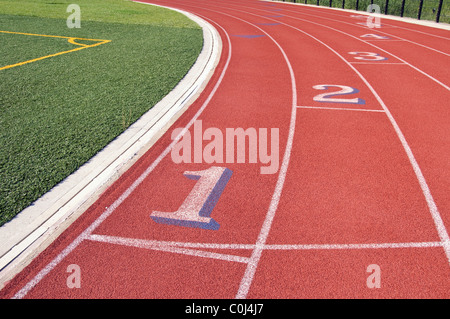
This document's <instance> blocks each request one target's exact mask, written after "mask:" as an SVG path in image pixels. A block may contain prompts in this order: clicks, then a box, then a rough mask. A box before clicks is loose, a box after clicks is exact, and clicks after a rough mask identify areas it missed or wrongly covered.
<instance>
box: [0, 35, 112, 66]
mask: <svg viewBox="0 0 450 319" xmlns="http://www.w3.org/2000/svg"><path fill="white" fill-rule="evenodd" d="M0 33H7V34H20V35H28V36H35V37H45V38H59V39H67V41H68V42H69V43H71V44H74V45H77V46H78V47H77V48H75V49H72V50H67V51H61V52H57V53H54V54H49V55H46V56H41V57H39V58H35V59H31V60H27V61H23V62H19V63H14V64H10V65H6V66H3V67H0V71H1V70H5V69H10V68H13V67H16V66H21V65H24V64H28V63H32V62H36V61H40V60H44V59H47V58H52V57H55V56H58V55H62V54H66V53H70V52H75V51H80V50H83V49H87V48H93V47H96V46H99V45H102V44H105V43H109V42H111V40H103V39H86V38H77V37H65V36H59V35H47V34H35V33H24V32H13V31H1V30H0ZM76 40H81V41H96V43H94V44H83V43H78V42H76Z"/></svg>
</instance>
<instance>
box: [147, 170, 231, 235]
mask: <svg viewBox="0 0 450 319" xmlns="http://www.w3.org/2000/svg"><path fill="white" fill-rule="evenodd" d="M232 174H233V172H232V171H231V170H229V169H228V168H225V167H216V166H213V167H210V168H208V169H206V170H203V171H186V172H184V173H183V175H184V176H186V177H187V178H189V179H193V180H197V183H196V184H195V186H194V188H193V189H192V191H191V192H190V193H189V195H188V196H187V197H186V199H185V200H184V202H183V203H182V204H181V206H180V208H178V210H177V211H176V212H170V213H166V212H159V211H154V212H152V214H151V215H150V217H151V218H152V219H153V220H154V221H155V222H157V223H161V224H169V225H178V226H184V227H193V228H203V229H212V230H217V229H219V226H220V225H219V224H218V223H217V222H216V221H215V220H214V219H212V218H211V217H210V215H211V212H212V210H213V209H214V207H215V206H216V203H217V201H218V200H219V197H220V195H221V194H222V192H223V190H224V188H225V186H226V185H227V183H228V180H229V179H230V177H231V175H232Z"/></svg>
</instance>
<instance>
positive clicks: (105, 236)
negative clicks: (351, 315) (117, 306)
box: [0, 0, 450, 298]
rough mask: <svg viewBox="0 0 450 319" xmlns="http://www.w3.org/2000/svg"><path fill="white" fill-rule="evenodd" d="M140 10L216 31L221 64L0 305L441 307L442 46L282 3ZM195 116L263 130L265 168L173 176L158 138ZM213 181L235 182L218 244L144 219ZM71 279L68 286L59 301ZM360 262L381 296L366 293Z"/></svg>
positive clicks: (447, 248) (419, 35)
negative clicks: (176, 14) (254, 301)
mask: <svg viewBox="0 0 450 319" xmlns="http://www.w3.org/2000/svg"><path fill="white" fill-rule="evenodd" d="M148 2H149V3H154V4H159V5H165V6H170V7H173V8H178V9H182V10H185V11H187V12H191V13H193V14H196V15H198V16H199V17H201V18H203V19H205V20H206V21H208V22H209V23H210V24H211V25H212V26H214V27H215V28H216V29H217V31H218V32H219V34H220V36H221V39H222V44H223V48H222V56H221V60H220V62H219V65H218V66H217V68H216V70H215V73H214V75H213V77H212V79H211V81H210V82H209V83H208V85H207V87H206V89H205V91H204V92H203V93H202V94H201V96H200V97H199V99H198V100H197V101H196V102H195V103H194V104H193V105H192V106H191V107H190V108H189V109H188V110H187V111H186V112H185V113H184V114H183V115H182V116H181V117H180V118H179V119H178V120H177V121H176V122H175V123H174V125H173V126H172V127H171V128H170V129H169V131H168V132H167V133H166V134H164V135H163V136H162V137H161V138H160V139H159V141H158V142H157V143H156V144H155V145H154V146H153V147H152V148H151V149H150V150H149V151H148V152H147V153H146V154H145V155H144V156H143V157H142V158H140V160H139V161H138V162H137V163H136V164H135V165H134V166H133V167H132V168H131V169H129V170H128V171H127V172H126V173H125V174H124V175H123V176H122V177H121V178H120V179H119V180H118V181H117V182H116V183H114V184H113V185H112V186H111V187H110V188H109V189H108V190H107V191H106V192H105V193H104V194H103V195H102V196H101V197H100V199H99V200H98V201H97V202H96V203H95V204H94V205H92V207H90V208H89V209H88V210H87V211H86V212H85V213H84V214H83V215H82V216H81V217H80V218H79V219H78V220H77V221H76V222H75V223H73V224H72V225H71V226H70V227H69V228H68V229H67V230H66V231H65V232H64V233H63V234H62V235H61V236H60V237H59V238H58V239H57V240H56V241H55V242H54V243H53V244H51V246H50V247H49V248H47V249H46V250H45V251H43V252H42V253H41V254H40V255H39V256H38V257H37V258H36V259H34V260H33V261H32V263H31V264H30V265H29V266H28V267H26V268H25V269H24V270H23V271H22V272H21V273H19V274H18V275H17V276H16V277H15V278H14V279H13V280H12V281H11V282H9V283H8V284H7V285H6V287H5V288H4V289H3V290H2V291H1V292H0V296H1V297H2V298H12V297H15V298H235V297H237V298H449V297H450V267H449V266H450V241H449V237H448V229H450V192H449V189H450V160H449V159H450V124H449V123H450V107H449V106H450V105H449V100H450V93H449V86H450V73H449V70H450V68H449V66H450V32H449V31H445V30H440V29H434V28H430V27H425V26H420V25H413V24H408V23H404V22H399V21H392V20H388V19H382V26H381V28H376V29H370V28H367V27H366V26H363V25H360V24H358V22H361V21H362V22H364V21H365V20H363V19H361V18H358V17H355V16H354V15H355V14H353V13H349V12H344V11H337V10H330V9H326V8H316V7H312V6H296V5H290V4H283V3H279V2H276V3H275V2H264V1H254V0H242V1H239V0H226V1H219V0H178V1H164V0H163V1H156V0H155V1H148ZM367 34H376V35H377V38H375V37H373V36H365V35H367ZM380 37H384V38H380ZM350 52H370V53H372V56H373V54H377V56H380V57H383V58H387V59H383V60H375V61H373V60H372V59H373V58H366V60H361V59H357V58H358V57H361V56H364V54H363V55H361V53H357V54H355V53H350ZM366 56H367V54H366ZM367 59H368V60H367ZM317 85H341V86H346V87H351V88H354V89H357V90H358V91H359V92H357V93H353V94H351V95H345V96H342V97H343V98H346V99H353V98H360V99H363V100H364V101H365V104H348V103H330V101H329V100H325V101H322V102H321V101H317V99H316V100H314V98H315V97H317V95H319V94H322V93H327V92H328V93H330V92H335V91H336V89H334V90H331V89H330V91H320V90H318V89H315V88H313V87H314V86H317ZM195 119H197V120H201V121H202V126H203V131H204V130H205V129H206V128H219V129H220V130H221V131H222V132H225V130H226V128H244V129H247V128H256V129H258V128H269V129H270V128H278V129H279V169H278V171H277V172H276V173H275V174H261V173H260V167H261V166H265V164H261V163H248V161H247V162H246V163H223V164H207V163H205V162H202V163H190V164H185V163H181V164H175V163H174V162H173V160H172V158H171V155H170V153H168V152H169V151H170V148H169V149H168V147H170V145H171V142H172V139H171V133H172V131H173V130H174V129H175V128H183V127H187V128H188V129H189V132H190V133H191V136H193V135H194V126H193V125H191V124H192V121H193V120H195ZM224 135H225V133H224ZM205 144H206V142H204V144H203V145H205ZM161 154H163V155H161ZM164 154H165V155H164ZM211 166H221V167H226V168H228V169H230V170H231V171H232V172H233V174H232V176H231V178H230V180H229V181H228V183H227V185H226V187H225V189H224V190H223V192H222V194H221V196H220V199H219V200H218V202H217V205H216V206H215V208H214V210H213V212H212V215H211V217H213V218H214V220H216V221H217V222H218V223H219V224H220V228H219V229H218V230H207V229H200V228H188V227H181V226H176V225H167V224H160V223H156V222H155V221H153V220H152V219H151V218H150V214H151V213H152V211H165V212H171V211H172V212H174V211H176V210H177V209H178V208H179V207H180V205H181V204H182V203H183V201H184V199H185V198H186V196H188V194H189V192H190V191H191V189H192V187H193V186H194V185H195V183H196V181H193V180H190V179H188V178H186V177H184V176H183V172H185V171H200V170H205V169H207V168H209V167H211ZM143 174H144V175H143ZM71 264H76V265H78V266H79V267H80V270H81V278H82V281H81V288H74V289H70V288H68V286H67V278H68V276H69V275H70V273H68V272H67V267H68V266H69V265H71ZM373 264H375V265H378V266H379V269H380V270H381V272H380V276H379V278H380V283H381V286H380V288H369V286H368V284H367V280H368V277H369V276H370V275H371V272H368V271H367V268H368V266H369V265H373Z"/></svg>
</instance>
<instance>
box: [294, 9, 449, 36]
mask: <svg viewBox="0 0 450 319" xmlns="http://www.w3.org/2000/svg"><path fill="white" fill-rule="evenodd" d="M290 4H293V3H290ZM296 4H297V5H300V6H306V5H305V4H302V3H296ZM313 8H316V7H311V9H313ZM321 8H324V9H330V10H337V11H341V12H350V13H353V14H355V15H356V14H359V15H361V16H365V17H369V16H371V15H372V14H371V13H369V12H366V11H356V10H351V9H341V8H328V7H324V6H321ZM312 11H314V10H310V12H312ZM321 13H325V14H328V15H333V16H336V17H341V18H348V16H344V15H342V14H337V13H332V12H325V11H323V12H321ZM377 16H378V17H380V18H381V19H385V20H395V21H400V22H403V23H411V24H415V25H421V26H426V27H430V28H436V29H440V30H449V29H448V27H447V28H441V27H443V24H435V25H431V23H434V22H432V21H425V22H426V24H424V23H423V22H424V20H416V19H412V18H406V19H405V18H404V17H403V18H402V17H398V16H392V15H385V14H379V15H377ZM383 23H384V25H385V26H386V27H392V28H398V29H404V30H408V31H411V32H417V33H422V34H425V35H428V36H431V37H436V38H440V39H443V40H447V41H448V40H450V38H448V37H444V36H440V35H437V34H433V33H429V32H424V31H419V30H415V29H411V28H405V27H401V26H398V25H392V24H386V22H383Z"/></svg>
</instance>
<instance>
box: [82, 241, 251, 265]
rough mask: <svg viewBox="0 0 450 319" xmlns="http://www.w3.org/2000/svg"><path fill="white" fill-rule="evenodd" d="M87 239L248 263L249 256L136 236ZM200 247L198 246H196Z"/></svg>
mask: <svg viewBox="0 0 450 319" xmlns="http://www.w3.org/2000/svg"><path fill="white" fill-rule="evenodd" d="M86 239H87V240H91V241H95V242H101V243H108V244H114V245H121V246H127V247H136V248H142V249H149V250H156V251H164V252H170V253H177V254H182V255H190V256H194V257H202V258H212V259H219V260H224V261H233V262H239V263H248V262H249V258H247V257H242V256H236V255H228V254H219V253H214V252H210V251H204V250H197V249H191V248H183V247H176V246H173V245H167V244H164V243H160V242H158V241H152V240H145V239H136V238H122V237H115V236H105V235H90V236H89V237H87V238H86ZM198 248H200V247H198Z"/></svg>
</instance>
